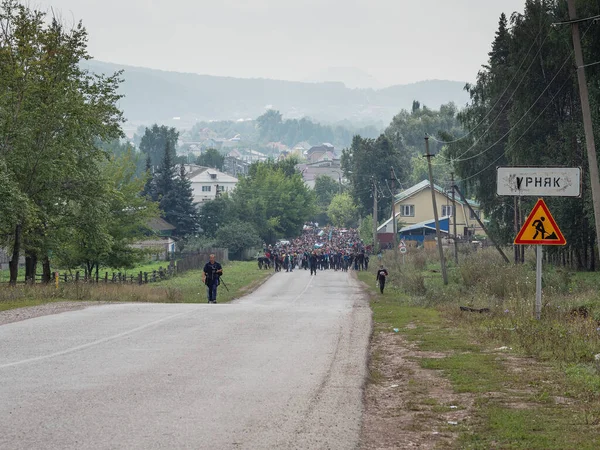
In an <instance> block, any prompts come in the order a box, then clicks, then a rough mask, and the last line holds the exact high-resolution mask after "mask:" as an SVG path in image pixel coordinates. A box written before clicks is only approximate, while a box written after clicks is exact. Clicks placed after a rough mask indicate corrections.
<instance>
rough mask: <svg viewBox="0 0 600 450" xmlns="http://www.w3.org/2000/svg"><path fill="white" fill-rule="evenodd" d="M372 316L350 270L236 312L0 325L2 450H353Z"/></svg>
mask: <svg viewBox="0 0 600 450" xmlns="http://www.w3.org/2000/svg"><path fill="white" fill-rule="evenodd" d="M370 329H371V314H370V309H369V307H368V303H367V301H366V299H365V298H364V296H363V294H362V292H361V289H360V286H359V285H358V283H357V282H356V281H355V280H354V279H353V278H352V277H351V276H350V275H348V274H346V273H341V272H337V273H334V272H331V271H328V272H319V274H318V275H317V276H316V277H311V276H310V275H309V274H308V273H307V272H305V271H295V272H294V273H280V274H276V275H274V276H273V277H272V278H271V279H270V280H269V281H268V282H267V283H265V284H264V285H263V286H262V287H260V288H259V289H258V290H257V291H255V292H254V293H253V294H251V295H249V296H247V297H245V298H243V299H241V300H239V301H237V302H235V303H233V304H229V305H225V304H223V305H219V304H217V305H207V304H202V305H183V304H122V305H105V306H98V307H93V308H87V309H84V310H79V311H73V312H68V313H63V314H57V315H51V316H45V317H38V318H34V319H30V320H26V321H23V322H17V323H11V324H7V325H3V326H0V448H2V449H10V450H16V449H344V450H348V449H352V448H356V446H357V445H358V440H359V431H360V422H361V414H362V386H363V382H364V379H365V373H366V355H367V346H368V338H369V333H370Z"/></svg>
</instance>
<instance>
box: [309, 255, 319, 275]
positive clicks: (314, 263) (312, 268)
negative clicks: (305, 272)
mask: <svg viewBox="0 0 600 450" xmlns="http://www.w3.org/2000/svg"><path fill="white" fill-rule="evenodd" d="M308 264H309V266H310V274H311V275H313V274H314V275H316V274H317V255H316V254H315V252H313V253H312V255H310V258H308Z"/></svg>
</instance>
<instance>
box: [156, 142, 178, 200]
mask: <svg viewBox="0 0 600 450" xmlns="http://www.w3.org/2000/svg"><path fill="white" fill-rule="evenodd" d="M172 155H173V153H172V152H171V151H170V144H169V143H167V144H166V149H165V151H164V152H163V157H162V161H161V163H160V166H159V168H158V170H157V171H156V173H155V174H154V180H153V185H154V186H153V189H152V190H151V193H152V200H154V201H158V202H160V209H161V210H162V211H165V207H166V206H167V204H168V202H169V201H171V197H168V198H167V200H165V203H164V204H163V199H164V198H165V197H167V194H169V193H170V192H172V191H173V189H174V188H175V175H176V168H175V164H174V162H173V158H172Z"/></svg>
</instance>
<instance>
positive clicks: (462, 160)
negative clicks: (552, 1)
mask: <svg viewBox="0 0 600 450" xmlns="http://www.w3.org/2000/svg"><path fill="white" fill-rule="evenodd" d="M572 56H573V51H571V52H570V53H569V55H568V56H567V58H566V59H565V60H564V62H563V63H562V65H561V66H560V68H559V69H558V71H557V72H556V74H555V75H554V77H553V78H552V80H551V81H550V83H548V85H547V86H546V87H545V88H544V90H543V91H542V92H541V94H540V95H539V96H538V98H537V99H536V100H535V102H533V104H532V105H531V106H530V107H529V108H528V109H527V111H525V113H524V114H523V115H522V116H521V117H520V118H519V120H518V121H517V122H516V123H515V124H514V125H513V126H512V127H511V128H510V129H509V130H508V131H507V132H506V133H504V134H503V135H502V136H501V137H500V138H499V139H498V140H497V141H495V142H494V143H493V144H492V145H490V146H489V147H488V148H486V149H485V150H483V151H481V152H479V153H477V154H476V155H472V156H469V157H466V158H462V159H461V156H463V155H464V154H465V153H467V152H468V151H470V150H472V149H473V148H474V147H475V144H474V145H473V146H471V147H470V148H469V149H467V150H466V151H465V152H463V153H461V155H459V157H458V158H451V159H449V158H446V157H445V156H443V155H439V157H440V158H442V159H443V160H445V161H446V163H443V164H433V165H435V166H443V165H448V164H450V165H452V164H455V163H457V162H464V161H469V160H471V159H474V158H477V157H479V156H482V155H483V154H485V153H487V152H488V151H490V150H491V149H493V148H494V147H495V146H496V145H497V144H499V143H500V142H501V141H502V140H504V138H506V137H507V136H508V135H510V133H512V131H513V130H514V129H515V128H517V127H518V126H519V124H520V123H521V122H522V121H523V120H524V119H525V117H527V115H528V114H529V113H530V112H531V110H532V109H533V108H534V107H535V106H536V105H537V104H538V102H539V101H540V100H541V99H542V98H543V96H544V94H545V93H546V91H547V90H548V89H549V88H550V86H552V84H553V83H554V81H555V80H556V78H558V76H559V75H560V73H561V71H562V69H563V68H564V67H565V65H566V64H567V62H569V60H570V59H571V57H572ZM568 79H569V78H567V80H568ZM553 99H554V97H553ZM545 109H546V108H544V110H545ZM536 120H537V119H536ZM477 142H479V141H477Z"/></svg>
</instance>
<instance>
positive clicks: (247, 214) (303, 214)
mask: <svg viewBox="0 0 600 450" xmlns="http://www.w3.org/2000/svg"><path fill="white" fill-rule="evenodd" d="M286 167H287V166H285V167H282V166H277V165H276V164H274V163H272V162H260V163H255V164H253V165H252V166H251V168H250V171H249V175H248V176H247V177H244V178H242V179H240V181H239V182H238V184H237V186H236V188H235V191H234V192H233V193H232V197H231V198H232V200H233V203H234V211H235V214H236V216H237V217H238V219H240V220H243V221H245V222H247V223H249V224H252V225H253V226H254V227H255V228H256V229H257V230H259V233H260V235H261V237H262V238H263V240H264V241H265V242H274V241H275V240H276V239H277V238H279V237H284V236H287V237H289V236H297V235H299V234H300V233H301V232H302V226H303V225H304V223H305V222H306V221H308V220H309V219H310V218H311V217H312V216H313V215H314V213H315V199H314V193H313V192H312V191H310V190H309V189H308V188H307V187H306V185H305V184H304V180H303V179H302V176H301V175H300V173H298V172H297V171H294V172H293V173H291V174H290V173H287V169H286Z"/></svg>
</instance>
